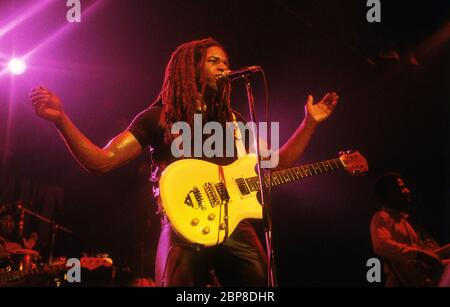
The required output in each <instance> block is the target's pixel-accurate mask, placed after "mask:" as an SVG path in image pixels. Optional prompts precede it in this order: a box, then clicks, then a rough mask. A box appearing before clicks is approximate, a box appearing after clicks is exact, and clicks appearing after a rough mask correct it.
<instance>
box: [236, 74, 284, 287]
mask: <svg viewBox="0 0 450 307" xmlns="http://www.w3.org/2000/svg"><path fill="white" fill-rule="evenodd" d="M244 81H245V87H246V90H247V98H248V107H249V111H250V120H251V121H252V122H254V123H255V124H256V115H255V100H254V97H253V90H252V86H251V82H250V73H249V74H247V75H245V76H244ZM253 140H254V141H255V142H256V144H255V145H256V157H257V164H256V165H257V172H258V180H259V186H260V191H261V193H260V196H261V205H262V210H263V221H264V234H265V239H266V246H267V258H268V286H269V287H276V286H277V280H276V270H275V261H274V251H273V248H272V217H271V215H270V195H269V197H268V198H267V201H266V197H265V196H264V184H263V183H264V182H263V175H262V168H261V163H260V162H261V154H260V151H259V144H260V143H259V133H255V129H253ZM268 184H269V191H270V186H271V184H272V182H268Z"/></svg>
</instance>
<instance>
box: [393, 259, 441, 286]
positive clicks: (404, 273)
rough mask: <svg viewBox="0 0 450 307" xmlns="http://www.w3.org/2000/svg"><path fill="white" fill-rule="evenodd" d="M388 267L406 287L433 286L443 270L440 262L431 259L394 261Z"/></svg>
mask: <svg viewBox="0 0 450 307" xmlns="http://www.w3.org/2000/svg"><path fill="white" fill-rule="evenodd" d="M390 267H391V268H392V269H393V271H394V273H395V275H396V276H397V278H398V279H399V280H400V282H401V283H402V284H403V285H404V286H406V287H435V286H436V285H437V284H438V282H439V279H440V278H441V276H442V274H443V272H444V266H443V265H442V264H438V263H435V262H431V261H417V260H411V261H407V262H404V263H402V262H398V261H396V262H390Z"/></svg>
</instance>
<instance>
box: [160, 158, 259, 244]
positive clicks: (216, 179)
mask: <svg viewBox="0 0 450 307" xmlns="http://www.w3.org/2000/svg"><path fill="white" fill-rule="evenodd" d="M256 162H257V159H256V157H255V156H253V155H248V156H244V157H241V158H239V159H238V160H237V161H235V162H234V163H232V164H230V165H227V166H220V165H216V164H213V163H209V162H206V161H202V160H196V159H183V160H179V161H176V162H174V163H172V164H171V165H169V166H168V167H167V168H166V169H165V170H164V172H163V174H162V176H161V180H160V191H161V193H160V195H161V201H162V206H163V208H164V211H165V213H166V215H167V217H168V219H169V221H170V222H171V224H172V226H173V227H174V229H175V230H176V231H177V233H179V234H180V235H181V236H182V237H184V238H185V239H186V240H188V241H190V242H192V243H198V244H201V245H205V246H212V245H217V244H219V243H221V242H223V240H224V239H225V237H226V236H227V235H228V236H229V235H231V233H232V232H233V231H234V229H235V228H236V226H237V225H238V224H239V222H241V221H242V220H244V219H247V218H254V219H261V218H262V208H261V204H260V203H259V202H258V200H257V197H256V194H257V191H254V192H251V193H249V194H247V195H243V194H242V193H241V192H240V190H239V188H238V185H237V184H236V181H235V180H236V179H238V178H248V177H254V176H256V173H255V170H254V168H255V165H256ZM225 193H227V194H228V195H226V194H225ZM226 213H228V222H227V221H226V219H225V216H226Z"/></svg>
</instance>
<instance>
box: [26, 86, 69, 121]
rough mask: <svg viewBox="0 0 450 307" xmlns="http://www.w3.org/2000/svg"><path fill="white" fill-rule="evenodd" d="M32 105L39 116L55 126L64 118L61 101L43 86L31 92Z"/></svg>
mask: <svg viewBox="0 0 450 307" xmlns="http://www.w3.org/2000/svg"><path fill="white" fill-rule="evenodd" d="M29 96H30V99H31V105H32V107H33V108H34V112H35V113H36V114H37V115H38V116H39V117H42V118H44V119H46V120H48V121H51V122H53V123H55V124H58V123H59V122H60V121H61V120H62V118H63V116H64V111H63V108H62V102H61V99H60V98H59V97H58V96H56V95H55V94H53V93H52V92H50V91H49V90H48V89H46V88H45V87H43V86H38V87H36V88H33V89H32V90H31V91H30V94H29Z"/></svg>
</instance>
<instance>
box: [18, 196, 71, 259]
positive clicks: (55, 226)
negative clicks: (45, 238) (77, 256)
mask: <svg viewBox="0 0 450 307" xmlns="http://www.w3.org/2000/svg"><path fill="white" fill-rule="evenodd" d="M17 208H18V209H19V210H21V214H24V213H28V214H29V215H31V216H34V217H35V218H37V219H38V220H40V221H42V222H45V223H47V224H50V225H51V227H52V238H51V241H50V256H49V261H48V262H49V264H51V263H52V261H53V252H54V249H55V241H56V232H57V231H58V230H61V231H64V232H66V233H69V234H73V232H72V230H70V229H68V228H66V227H64V226H61V225H59V224H57V223H56V222H55V221H53V220H50V219H48V218H46V217H44V216H42V215H40V214H37V213H35V212H33V211H31V210H29V209H27V208H25V207H24V206H23V203H22V202H18V203H17Z"/></svg>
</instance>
